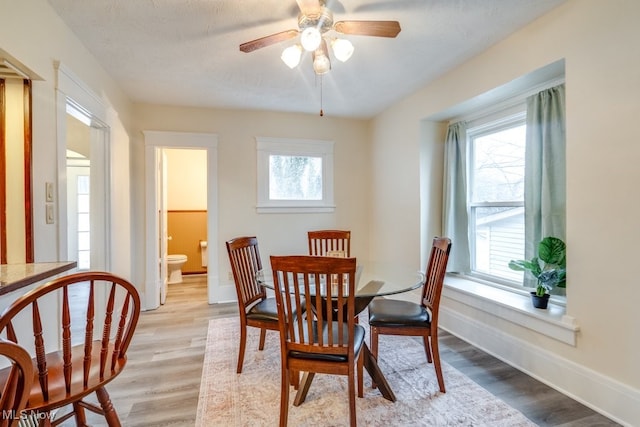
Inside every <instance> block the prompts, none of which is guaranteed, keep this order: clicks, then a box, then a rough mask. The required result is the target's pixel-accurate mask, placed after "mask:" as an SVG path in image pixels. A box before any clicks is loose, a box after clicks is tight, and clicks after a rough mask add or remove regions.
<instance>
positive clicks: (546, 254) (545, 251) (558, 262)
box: [509, 237, 567, 308]
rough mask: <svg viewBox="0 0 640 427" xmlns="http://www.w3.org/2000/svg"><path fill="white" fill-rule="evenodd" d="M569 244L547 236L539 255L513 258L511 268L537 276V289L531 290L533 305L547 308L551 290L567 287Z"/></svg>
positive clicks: (541, 244) (541, 243) (539, 249)
mask: <svg viewBox="0 0 640 427" xmlns="http://www.w3.org/2000/svg"><path fill="white" fill-rule="evenodd" d="M566 254H567V246H566V245H565V243H564V242H563V241H562V239H559V238H557V237H545V238H544V239H542V240H541V241H540V243H539V244H538V255H537V256H535V257H533V258H532V259H531V260H530V261H527V260H511V261H509V268H511V269H512V270H516V271H528V272H529V273H531V275H532V276H533V277H535V278H536V280H537V284H536V288H535V291H532V292H531V299H532V302H533V306H534V307H536V308H547V304H548V302H549V296H550V295H549V291H550V290H551V289H552V288H553V287H554V286H555V287H558V288H564V287H566V283H567V259H566Z"/></svg>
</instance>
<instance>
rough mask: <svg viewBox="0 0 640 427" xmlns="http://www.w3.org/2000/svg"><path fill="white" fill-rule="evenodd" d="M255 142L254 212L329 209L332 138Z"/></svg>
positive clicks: (332, 206) (331, 203) (325, 210)
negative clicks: (256, 193) (256, 179)
mask: <svg viewBox="0 0 640 427" xmlns="http://www.w3.org/2000/svg"><path fill="white" fill-rule="evenodd" d="M256 142H257V159H258V165H257V166H258V167H257V176H258V201H257V210H258V212H260V213H268V212H333V210H334V209H335V206H334V202H333V141H323V140H310V139H291V138H268V137H257V138H256Z"/></svg>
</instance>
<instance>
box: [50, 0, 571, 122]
mask: <svg viewBox="0 0 640 427" xmlns="http://www.w3.org/2000/svg"><path fill="white" fill-rule="evenodd" d="M563 1H564V0H328V1H327V6H328V7H329V8H331V9H332V10H333V13H334V21H339V20H396V21H399V22H400V26H401V28H402V31H401V32H400V34H399V35H398V37H397V38H395V39H392V38H380V37H366V36H347V37H345V38H348V39H350V40H351V42H352V43H353V44H354V46H355V53H354V54H353V56H352V58H351V59H350V60H349V61H348V62H345V63H341V62H339V61H337V60H335V59H334V58H333V57H332V56H331V59H332V70H331V71H330V72H329V73H328V74H326V75H325V76H324V77H323V78H322V94H323V95H322V101H323V109H324V111H325V114H326V115H330V116H344V117H358V118H368V117H372V116H374V115H376V114H377V113H379V112H381V111H383V110H384V109H385V108H387V107H388V106H389V105H391V104H392V103H394V102H395V101H397V100H399V99H401V98H403V97H405V96H407V95H408V94H410V93H411V92H413V91H415V90H416V89H418V88H420V87H422V86H424V85H425V84H426V83H428V82H429V81H431V80H433V79H434V78H437V77H438V76H440V75H442V74H443V73H445V72H446V71H447V70H449V69H451V68H452V67H455V66H456V65H458V64H460V63H462V62H464V61H466V60H467V59H469V58H471V57H473V56H475V55H476V54H478V53H479V52H481V51H483V50H485V49H486V48H488V47H489V46H491V45H492V44H494V43H496V42H497V41H499V40H501V39H503V38H505V37H506V36H507V35H509V34H510V33H512V32H513V31H515V30H517V29H518V28H520V27H522V26H524V25H525V24H527V23H529V22H531V21H532V20H534V19H535V18H537V17H538V16H540V15H542V14H544V13H546V12H548V11H549V10H551V9H552V8H554V7H556V6H558V5H559V4H561V3H562V2H563ZM49 3H50V4H51V5H52V7H53V8H54V9H55V10H56V11H57V13H58V14H59V15H60V17H61V18H62V19H63V20H64V21H65V22H66V23H67V25H68V26H69V27H70V28H71V29H72V30H73V31H74V32H75V33H76V35H77V36H78V37H79V39H80V40H82V41H83V42H84V44H85V45H86V47H87V48H88V50H89V51H91V52H92V53H93V55H94V56H95V57H96V58H97V59H98V61H99V62H100V63H101V64H102V65H103V66H104V68H105V69H106V70H107V71H108V72H109V73H110V74H111V75H112V76H113V77H114V78H115V79H116V81H117V82H118V83H119V85H120V86H121V87H122V88H123V89H124V91H125V92H126V93H127V94H128V95H129V97H130V98H131V99H132V101H135V102H141V103H152V104H163V105H179V106H195V107H221V108H238V109H258V110H274V111H288V112H305V113H318V112H319V110H320V92H321V91H320V89H321V88H320V79H319V78H318V77H316V76H315V74H314V73H313V70H312V66H311V59H310V58H309V57H303V60H302V62H301V64H300V65H299V66H298V68H296V69H293V70H290V69H289V68H288V67H287V66H286V65H285V64H284V63H283V62H282V61H281V60H280V54H281V52H282V50H283V49H284V47H287V46H289V45H291V44H292V42H291V41H289V42H283V43H280V44H275V45H272V46H269V47H265V48H262V49H259V50H257V51H254V52H252V53H243V52H240V50H239V48H238V46H239V45H240V44H241V43H243V42H246V41H250V40H253V39H256V38H259V37H263V36H266V35H269V34H272V33H276V32H280V31H284V30H288V29H297V13H298V8H297V5H296V2H295V0H262V1H260V0H84V1H77V0H49Z"/></svg>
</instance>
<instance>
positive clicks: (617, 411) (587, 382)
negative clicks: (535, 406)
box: [439, 306, 640, 426]
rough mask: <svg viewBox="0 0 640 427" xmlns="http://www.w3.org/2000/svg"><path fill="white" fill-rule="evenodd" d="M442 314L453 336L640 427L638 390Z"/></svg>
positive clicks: (451, 312) (496, 331) (445, 311)
mask: <svg viewBox="0 0 640 427" xmlns="http://www.w3.org/2000/svg"><path fill="white" fill-rule="evenodd" d="M439 314H440V321H439V325H440V327H441V328H442V329H443V330H445V331H447V332H449V333H451V334H452V335H455V336H457V337H459V338H461V339H463V340H464V341H467V342H468V343H470V344H472V345H474V346H475V347H477V348H479V349H481V350H483V351H485V352H487V353H489V354H491V355H492V356H494V357H496V358H498V359H500V360H502V361H504V362H506V363H508V364H509V365H511V366H513V367H515V368H516V369H518V370H520V371H522V372H524V373H526V374H528V375H530V376H531V377H533V378H535V379H537V380H539V381H541V382H543V383H545V384H547V385H548V386H550V387H552V388H554V389H556V390H558V391H559V392H561V393H563V394H565V395H567V396H569V397H571V398H572V399H574V400H576V401H578V402H580V403H582V404H584V405H585V406H587V407H589V408H591V409H593V410H594V411H596V412H599V413H601V414H602V415H604V416H606V417H608V418H610V419H612V420H613V421H615V422H617V423H619V424H621V425H624V426H639V425H640V392H639V391H638V390H636V389H633V388H631V387H629V386H627V385H625V384H621V383H620V382H618V381H616V380H613V379H611V378H609V377H606V376H604V375H602V374H600V373H598V372H595V371H593V370H590V369H587V368H585V367H584V366H581V365H579V364H577V363H574V362H572V361H570V360H567V359H564V358H561V357H558V356H557V355H556V354H554V353H551V352H549V351H546V350H545V349H543V348H541V347H539V346H535V345H532V344H529V343H528V342H525V341H522V340H520V339H518V338H516V337H514V336H512V335H508V334H505V333H504V332H502V331H501V330H499V329H496V328H494V327H491V326H488V325H486V324H484V323H480V322H478V321H476V320H475V319H473V318H471V317H468V316H465V315H463V314H461V313H459V312H457V311H454V310H451V309H449V308H447V307H444V306H440V313H439ZM613 362H614V361H612V363H613Z"/></svg>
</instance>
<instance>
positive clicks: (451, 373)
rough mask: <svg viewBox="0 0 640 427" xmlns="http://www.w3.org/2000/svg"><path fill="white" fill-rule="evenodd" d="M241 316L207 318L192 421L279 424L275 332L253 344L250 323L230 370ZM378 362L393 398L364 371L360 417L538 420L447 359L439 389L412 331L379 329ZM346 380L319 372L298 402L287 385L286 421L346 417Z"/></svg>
mask: <svg viewBox="0 0 640 427" xmlns="http://www.w3.org/2000/svg"><path fill="white" fill-rule="evenodd" d="M361 318H364V319H366V317H361ZM239 323H240V322H239V320H238V318H224V319H214V320H211V321H210V322H209V331H208V336H207V345H206V351H205V358H204V365H203V370H202V382H201V384H200V396H199V400H198V413H197V418H196V426H197V427H209V426H252V427H253V426H277V425H278V421H279V414H280V350H279V348H280V342H279V337H278V333H277V332H274V331H267V340H266V343H265V349H264V350H263V351H258V340H259V331H258V330H257V329H256V328H249V330H248V333H247V349H246V351H245V359H244V368H243V371H242V374H236V364H237V355H238V340H239V337H240V332H239ZM362 323H366V322H362ZM363 326H365V327H366V326H367V325H366V324H365V325H363ZM367 335H368V330H367ZM367 342H369V339H368V336H367ZM378 364H379V366H380V369H381V370H382V372H383V373H384V375H385V376H386V378H387V380H388V382H389V384H390V386H391V388H392V390H393V391H394V393H395V395H396V398H397V401H396V402H390V401H388V400H386V399H384V398H383V397H382V396H381V395H380V392H379V391H378V390H376V389H372V388H371V379H370V378H369V376H368V374H367V373H366V371H365V374H364V375H365V377H364V383H365V394H364V398H357V399H356V414H357V422H358V425H361V426H394V427H395V426H438V427H439V426H491V427H500V426H503V427H514V426H523V427H524V426H535V425H536V424H533V423H532V422H531V421H529V420H528V419H527V418H526V417H525V416H524V415H522V413H520V412H519V411H517V410H516V409H514V408H512V407H510V406H509V405H507V404H506V403H504V402H502V401H501V400H499V399H497V398H496V397H495V396H493V395H492V394H491V393H489V392H488V391H486V390H485V389H483V388H482V387H480V386H479V385H477V384H476V383H475V382H473V381H472V380H471V379H469V378H468V377H466V376H465V375H464V374H462V373H461V372H459V371H458V370H457V369H455V368H453V367H452V366H450V365H448V364H446V363H443V366H442V369H443V374H444V378H445V386H446V388H447V392H446V393H440V391H439V389H438V381H437V379H436V375H435V370H434V369H433V366H432V365H427V364H426V358H425V353H424V349H423V347H422V346H421V345H420V343H419V342H418V341H415V340H413V339H408V338H407V337H394V336H384V337H381V339H380V343H379V360H378ZM346 380H347V378H346V377H343V376H336V375H322V374H317V375H316V377H315V378H314V381H313V384H312V385H311V389H310V390H309V393H308V395H307V399H306V400H305V402H304V403H303V404H302V405H300V406H298V407H294V406H293V404H292V402H293V400H294V398H295V390H294V389H293V388H291V394H290V398H289V402H290V403H289V423H288V425H289V426H296V427H297V426H313V427H317V426H343V425H348V424H349V407H348V395H347V381H346Z"/></svg>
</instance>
